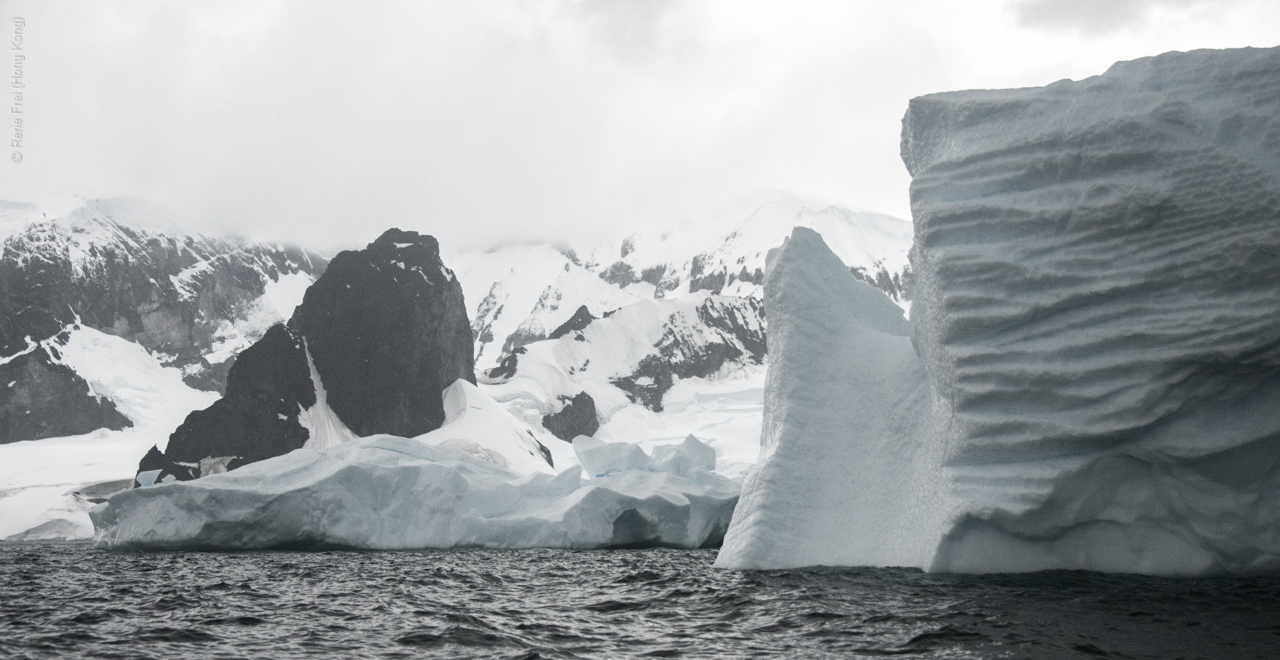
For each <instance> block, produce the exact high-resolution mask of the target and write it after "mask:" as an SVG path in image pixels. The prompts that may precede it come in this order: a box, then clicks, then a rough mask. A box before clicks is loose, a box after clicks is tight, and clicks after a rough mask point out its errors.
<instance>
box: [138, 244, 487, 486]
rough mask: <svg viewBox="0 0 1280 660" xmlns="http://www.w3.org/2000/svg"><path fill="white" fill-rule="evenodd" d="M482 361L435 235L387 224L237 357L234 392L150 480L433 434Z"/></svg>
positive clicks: (142, 469) (158, 462) (149, 460)
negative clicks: (456, 385)
mask: <svg viewBox="0 0 1280 660" xmlns="http://www.w3.org/2000/svg"><path fill="white" fill-rule="evenodd" d="M473 365H474V362H473V357H472V339H471V329H470V324H469V323H468V322H467V315H466V308H465V306H464V304H463V299H462V288H461V286H460V285H459V284H458V281H457V279H456V278H455V277H454V276H453V273H452V272H450V271H449V270H448V269H447V268H445V267H444V264H443V263H442V262H441V260H440V252H439V245H438V244H437V243H436V240H435V239H434V238H432V237H430V236H422V235H419V234H417V233H416V232H406V231H400V230H398V229H391V230H388V231H387V232H386V233H384V234H383V235H382V236H381V237H379V238H378V240H376V241H374V242H373V243H371V244H369V246H368V247H367V248H365V249H364V250H360V251H347V252H342V253H340V254H338V255H337V256H336V257H334V259H333V261H332V262H331V263H330V265H329V268H328V269H327V270H326V271H325V274H324V275H322V276H321V277H320V279H318V280H317V281H316V282H315V283H314V284H313V285H312V286H311V287H310V288H309V289H308V290H307V293H306V295H305V297H304V299H303V302H302V304H301V305H299V306H298V308H297V310H296V311H295V312H294V315H293V318H292V319H290V321H289V324H288V326H287V327H286V326H285V325H277V326H275V327H273V328H271V329H270V330H269V331H268V332H267V333H266V335H264V336H263V338H262V339H261V340H259V341H258V342H257V343H256V344H254V345H253V346H252V347H250V348H248V349H246V350H245V351H244V352H242V353H241V354H240V356H239V357H238V358H237V359H236V361H235V365H234V366H233V367H232V368H231V372H230V375H229V378H228V381H227V393H226V395H225V396H224V397H223V398H222V399H221V400H219V401H218V402H217V403H215V404H214V405H213V406H211V407H209V408H208V409H206V410H201V411H196V412H193V413H191V414H190V415H189V416H188V417H187V420H186V421H185V422H184V423H183V424H182V426H180V427H179V428H178V429H177V430H176V431H174V433H173V434H172V435H171V436H170V439H169V445H168V447H167V448H166V450H165V451H164V452H160V451H159V450H158V449H156V450H153V452H152V453H149V454H148V456H147V457H146V458H144V460H143V462H142V464H141V465H140V466H139V475H140V476H139V481H140V483H141V481H142V479H143V477H144V476H145V478H146V479H147V480H148V481H149V482H154V481H157V480H159V481H164V480H165V478H166V477H167V476H168V475H173V476H174V478H176V479H179V480H188V479H194V478H197V477H200V476H203V475H207V474H210V473H211V471H212V472H217V471H223V470H228V469H234V468H236V467H239V466H242V465H245V464H248V463H253V462H256V461H260V460H263V459H266V458H270V457H272V456H279V455H281V454H285V453H288V452H290V451H292V450H294V449H298V448H300V447H303V446H313V447H317V448H319V447H322V446H331V445H333V444H335V443H339V442H341V441H343V440H345V439H348V438H350V437H352V436H366V435H374V434H379V433H386V434H393V435H399V436H403V437H413V436H417V435H421V434H424V433H427V432H429V431H432V430H435V429H437V428H439V427H440V425H441V424H442V423H443V422H444V420H445V412H444V408H443V404H442V401H441V392H442V391H443V390H444V389H445V388H446V387H448V386H449V385H450V384H452V383H453V382H454V381H456V380H458V379H460V378H461V379H464V380H467V381H469V382H472V383H474V382H475V375H474V373H473ZM154 470H161V472H159V473H154V472H153V471H154Z"/></svg>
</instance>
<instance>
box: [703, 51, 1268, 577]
mask: <svg viewBox="0 0 1280 660" xmlns="http://www.w3.org/2000/svg"><path fill="white" fill-rule="evenodd" d="M902 149H903V159H904V161H905V162H906V163H907V167H908V169H909V170H910V171H911V173H912V176H913V182H912V187H911V197H912V213H913V216H914V220H915V241H916V242H915V245H914V247H913V249H912V255H911V256H912V269H913V271H914V275H915V280H914V282H913V286H914V305H913V307H912V328H911V332H910V338H908V337H907V335H908V333H907V332H906V331H904V330H903V329H902V327H901V326H900V325H899V326H898V327H896V328H895V327H890V326H889V325H881V326H880V327H876V326H875V325H874V323H873V321H874V318H875V317H876V310H875V307H876V304H875V303H870V302H868V301H866V300H863V299H860V298H859V297H858V296H857V295H855V293H856V292H855V291H854V290H853V289H852V288H851V286H850V285H848V283H847V282H842V281H841V282H836V280H839V273H837V272H836V271H835V268H834V266H832V265H830V264H828V265H826V266H823V265H822V263H821V262H822V261H823V260H827V261H829V259H828V258H827V257H826V256H825V253H827V251H825V249H824V248H823V247H822V246H820V245H819V244H818V243H820V241H816V240H813V238H814V237H808V236H806V235H804V234H803V233H801V232H797V233H796V235H794V236H793V238H792V240H791V241H790V242H789V243H788V244H787V246H786V247H785V248H784V249H783V251H782V254H781V255H779V256H778V257H777V262H776V265H775V267H774V269H773V270H772V271H771V272H770V273H769V274H768V275H767V277H766V281H765V289H766V309H767V310H768V312H769V320H770V332H771V337H770V343H771V356H770V357H771V359H772V360H773V363H772V365H771V369H770V373H769V376H768V378H769V382H768V384H767V385H766V408H765V415H766V418H765V430H764V435H763V442H764V448H763V454H762V461H761V463H760V465H759V466H758V467H757V468H756V469H755V471H754V472H753V473H752V474H750V475H749V476H748V479H747V481H746V483H745V485H744V490H743V497H742V503H741V505H740V506H739V510H738V513H737V514H735V519H734V522H733V525H732V527H731V529H730V532H729V534H728V536H727V537H726V541H725V546H724V549H723V551H722V553H721V556H720V558H719V564H720V565H722V566H731V567H771V566H799V565H810V564H841V565H864V564H870V565H895V564H896V565H909V566H919V567H922V568H926V569H930V570H937V571H963V572H991V571H1027V570H1040V569H1051V568H1068V569H1090V570H1103V571H1127V572H1141V573H1151V574H1164V575H1200V574H1212V573H1249V572H1258V571H1274V570H1280V285H1278V284H1277V283H1278V282H1280V49H1269V50H1257V49H1243V50H1235V51H1196V52H1191V53H1168V54H1165V55H1161V56H1159V57H1154V58H1147V59H1143V60H1136V61H1133V62H1122V63H1119V64H1117V65H1115V66H1114V67H1112V68H1111V69H1110V70H1109V71H1108V72H1107V73H1106V74H1104V75H1102V76H1098V77H1095V78H1090V79H1088V80H1084V81H1080V82H1071V81H1063V82H1058V83H1055V84H1053V85H1050V86H1048V87H1044V88H1038V89H1021V90H1004V91H973V92H957V93H948V94H936V95H931V96H927V97H923V98H919V99H915V100H913V101H912V102H911V105H910V108H909V110H908V112H907V115H906V117H905V119H904V121H903V147H902ZM882 302H883V304H887V303H888V301H882ZM824 306H825V307H824ZM881 306H883V305H881ZM827 333H831V334H829V335H828V334H827ZM912 348H914V349H915V350H912ZM833 349H834V350H833ZM917 355H918V356H919V357H917ZM775 372H776V373H775ZM806 502H820V503H821V504H820V505H819V506H817V507H813V508H812V510H806V508H805V506H804V504H805V503H806Z"/></svg>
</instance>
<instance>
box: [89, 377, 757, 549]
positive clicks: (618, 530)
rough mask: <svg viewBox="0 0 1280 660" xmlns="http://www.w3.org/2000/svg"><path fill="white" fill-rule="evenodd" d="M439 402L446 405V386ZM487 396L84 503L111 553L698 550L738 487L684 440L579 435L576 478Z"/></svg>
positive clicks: (712, 539) (465, 389)
mask: <svg viewBox="0 0 1280 660" xmlns="http://www.w3.org/2000/svg"><path fill="white" fill-rule="evenodd" d="M456 390H457V391H454V392H452V395H453V396H452V398H453V399H455V401H453V402H452V403H454V404H458V403H459V402H465V401H466V400H467V399H471V400H473V401H474V400H476V399H477V398H479V397H476V396H474V394H477V392H476V390H475V388H474V386H471V385H470V383H466V384H465V385H464V386H457V387H456ZM469 394H470V395H473V396H467V395H469ZM481 396H482V395H481ZM445 398H446V409H447V410H448V409H450V408H451V406H450V403H451V402H450V393H449V392H446V397H445ZM489 403H490V405H491V406H493V408H494V410H485V409H483V408H479V409H468V410H466V411H465V413H460V414H458V415H457V416H455V417H454V418H453V422H452V423H450V424H446V425H445V426H444V427H442V428H441V429H439V430H437V431H433V432H431V433H429V434H426V435H424V436H421V437H419V438H399V437H395V436H388V435H379V436H372V437H368V438H360V439H356V440H352V441H350V442H346V443H342V444H340V445H337V446H334V447H329V448H326V449H322V450H319V451H316V450H312V449H306V448H303V449H298V450H296V451H293V452H291V453H289V454H286V455H284V456H278V457H275V458H271V459H267V460H264V461H259V462H257V463H253V464H250V465H247V466H245V467H242V468H239V469H237V470H233V471H231V472H226V473H222V474H215V475H211V476H207V477H203V478H200V479H196V480H194V481H188V482H177V483H168V484H159V485H156V486H152V487H148V488H137V489H134V490H129V491H125V492H123V493H119V494H117V495H115V496H113V497H112V498H111V499H110V500H108V501H107V502H106V503H104V504H102V505H99V506H98V507H96V508H94V509H93V510H92V511H91V512H90V517H91V518H92V519H93V522H94V526H95V528H96V530H97V534H96V537H95V539H96V543H97V545H98V547H101V548H106V549H116V550H120V549H179V548H187V549H191V548H200V549H225V550H239V549H264V548H314V547H344V548H365V549H385V550H390V549H414V548H453V547H488V548H533V547H547V548H575V549H587V548H605V547H617V546H638V545H660V546H668V547H681V548H696V547H701V546H704V545H711V544H716V543H718V542H719V541H720V540H721V539H722V538H723V535H724V532H725V530H726V529H727V528H728V525H729V519H730V517H731V516H732V515H733V507H734V505H735V503H736V502H737V499H738V489H739V484H738V483H737V482H735V481H733V480H730V479H727V478H725V477H722V476H720V475H718V474H715V473H714V472H712V471H710V470H708V469H707V468H708V466H709V465H714V463H713V460H714V450H711V448H710V447H708V446H706V445H705V444H702V443H701V442H699V441H698V440H696V439H694V438H692V437H690V438H689V439H687V440H686V441H685V442H684V443H683V444H681V445H675V446H672V447H669V448H665V449H664V451H663V452H662V454H663V455H662V456H661V457H659V460H656V461H651V460H649V459H648V456H647V455H646V454H645V453H644V452H643V451H642V450H640V449H639V448H637V447H635V446H626V447H622V446H620V445H610V444H609V443H601V442H599V441H591V440H590V439H589V438H580V439H579V441H578V442H577V443H575V449H576V450H577V451H578V455H579V459H580V460H581V461H582V462H583V464H589V465H593V466H597V467H595V468H593V469H600V468H599V466H601V465H603V466H604V471H603V472H602V473H600V475H599V476H595V477H594V478H590V479H584V478H583V477H582V469H581V468H580V467H578V466H576V465H575V466H572V467H569V468H568V469H565V470H563V471H562V472H560V473H559V474H554V473H550V472H548V471H545V466H546V464H545V463H541V466H540V465H539V463H540V462H541V458H540V457H538V458H537V459H536V460H535V458H534V457H533V456H527V457H523V456H521V454H522V453H524V451H525V449H527V448H528V447H527V445H526V443H524V442H523V441H522V440H521V439H520V438H519V435H518V432H517V429H515V428H514V427H513V426H512V425H510V424H492V423H490V424H485V423H483V422H484V421H485V420H488V421H490V422H492V421H493V419H492V418H493V417H497V416H498V415H496V414H495V413H502V414H503V415H505V413H504V412H503V411H501V409H500V408H498V407H497V404H494V403H492V401H490V402H489ZM453 407H454V408H456V407H457V406H456V405H455V406H453ZM455 412H458V411H455ZM500 421H503V420H500ZM511 421H512V422H514V420H511ZM508 427H511V428H508ZM463 440H465V442H464V441H463ZM618 450H622V451H621V452H620V453H625V454H627V455H628V456H629V457H630V459H631V460H629V461H628V462H626V464H625V465H611V464H609V460H607V459H604V458H603V455H604V454H610V453H611V452H617V451H618ZM708 456H710V457H711V458H712V462H709V461H708ZM503 462H506V463H507V465H508V466H510V467H512V468H515V469H522V470H527V472H525V473H520V472H517V471H513V470H512V469H506V468H504V467H501V466H500V465H501V464H502V463H503ZM615 463H616V462H615ZM615 468H616V469H615Z"/></svg>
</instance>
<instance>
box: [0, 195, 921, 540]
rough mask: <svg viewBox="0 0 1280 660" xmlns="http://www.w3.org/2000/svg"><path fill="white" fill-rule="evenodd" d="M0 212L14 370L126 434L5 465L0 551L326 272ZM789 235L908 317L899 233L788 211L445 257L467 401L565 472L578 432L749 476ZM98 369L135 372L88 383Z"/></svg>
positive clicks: (89, 435) (153, 228)
mask: <svg viewBox="0 0 1280 660" xmlns="http://www.w3.org/2000/svg"><path fill="white" fill-rule="evenodd" d="M0 212H2V213H0V215H2V217H0V229H2V230H3V232H4V236H5V255H4V261H3V263H2V264H0V267H3V268H5V269H7V270H5V271H4V272H5V273H6V274H7V277H8V279H7V280H5V281H6V282H10V283H17V284H18V285H19V286H15V285H13V284H9V285H8V289H6V290H5V291H3V292H0V293H2V294H4V295H5V296H7V298H5V299H6V300H7V301H8V303H7V304H8V305H9V307H6V308H5V309H4V310H3V311H4V312H5V322H6V323H7V325H6V326H5V328H4V329H5V332H6V333H7V334H5V335H3V336H4V337H7V338H9V339H8V340H9V342H10V344H11V345H12V348H11V349H9V352H8V353H7V355H8V356H9V357H13V356H14V355H16V354H17V353H22V352H23V351H26V352H28V353H33V352H34V351H35V349H34V348H33V346H35V345H37V344H39V346H36V348H39V349H41V350H46V351H51V352H48V354H47V356H48V358H49V359H47V360H44V361H43V362H42V363H41V365H39V366H40V367H41V368H43V369H46V370H49V369H53V370H56V369H57V368H59V367H60V366H62V367H65V368H66V371H67V373H71V374H72V376H74V377H75V378H79V379H80V380H79V381H68V382H67V383H62V384H61V387H62V388H63V389H66V390H68V391H80V392H82V393H83V395H82V398H84V399H86V400H88V401H97V402H99V403H100V404H101V406H102V407H104V408H105V407H107V406H114V408H115V410H116V411H117V412H118V413H120V414H122V415H123V416H124V417H126V418H127V419H128V420H129V421H130V422H131V423H132V424H133V426H132V427H126V428H123V429H121V430H109V428H111V425H110V424H104V425H103V426H104V427H106V428H98V427H97V426H96V424H97V422H95V421H94V419H95V418H94V417H93V415H88V416H87V419H88V421H85V422H83V424H82V426H83V428H79V427H77V428H76V429H72V430H63V431H60V432H59V433H61V434H63V435H66V434H68V433H72V434H73V435H71V436H70V437H50V438H48V439H46V440H40V441H35V442H20V443H15V444H12V445H6V446H0V458H2V459H3V460H0V493H9V494H8V495H0V538H4V537H6V536H10V535H13V534H15V533H19V532H22V533H26V532H27V531H28V530H31V529H32V528H37V529H36V531H35V532H33V533H32V534H31V535H30V536H37V537H38V536H41V535H43V536H47V537H58V536H83V535H85V534H87V533H88V531H89V529H90V526H89V523H88V519H87V516H85V514H84V511H85V509H86V508H87V507H88V505H89V503H90V502H92V501H95V500H99V499H101V498H102V497H103V496H104V495H105V494H108V493H109V491H111V490H112V489H118V488H126V487H128V486H129V485H130V484H132V483H133V481H132V478H133V476H134V473H135V471H136V469H137V466H138V460H139V459H140V458H141V457H142V456H143V455H144V454H145V453H147V451H148V450H149V449H150V448H151V447H152V446H153V445H155V446H156V447H158V448H159V449H160V450H164V449H165V448H166V446H167V444H168V440H169V436H170V434H171V433H173V432H174V430H175V429H176V428H177V427H178V425H179V424H180V423H181V422H182V421H183V419H184V418H185V417H186V416H187V414H188V413H189V412H191V411H193V410H197V409H203V408H207V407H208V406H209V405H210V404H212V403H213V401H214V400H215V399H216V394H214V393H213V392H212V390H214V389H217V390H218V391H221V388H222V387H223V384H224V383H225V377H226V376H225V374H226V369H227V368H228V367H229V365H230V363H231V362H232V361H233V359H234V358H235V356H236V355H238V354H239V353H240V352H241V351H242V350H243V349H245V348H247V347H248V346H250V345H251V344H253V342H255V341H257V340H258V339H259V338H261V336H262V335H263V333H265V332H266V330H267V329H268V328H269V327H270V326H271V325H273V324H274V323H278V322H280V321H283V320H284V319H287V318H289V316H290V315H291V314H292V312H293V310H294V307H295V306H296V305H297V304H298V303H300V302H301V300H302V297H303V293H304V291H305V290H306V288H307V286H309V285H310V283H311V282H312V281H313V280H314V279H315V278H316V277H317V276H318V275H319V274H320V272H321V271H322V270H323V269H324V268H325V267H326V262H325V260H324V259H322V258H320V257H318V256H317V255H315V254H312V253H309V252H305V251H302V250H299V249H294V248H286V247H281V246H267V245H260V244H251V243H245V242H239V241H234V240H229V239H219V238H208V237H200V236H185V235H182V234H181V232H175V231H173V230H171V229H170V228H168V227H167V225H166V222H165V219H164V216H163V215H162V214H160V213H159V212H157V211H155V210H154V209H153V208H151V207H149V206H147V205H144V204H140V203H138V202H134V201H119V200H115V201H105V202H104V201H94V202H86V203H84V204H83V205H81V206H80V207H79V208H77V209H74V210H73V211H71V212H69V213H61V214H49V215H56V216H57V217H56V218H53V219H50V218H48V217H45V215H44V214H43V213H42V212H41V211H40V210H39V209H36V208H34V207H31V206H29V205H16V204H7V205H5V206H3V207H2V208H0ZM795 226H806V227H815V228H817V230H818V231H819V232H820V233H822V234H823V236H824V238H826V239H827V240H828V241H829V242H830V243H831V244H832V245H833V246H834V247H835V248H836V249H837V251H838V254H839V255H840V257H841V259H843V260H844V261H845V263H846V265H847V267H849V268H850V270H851V272H854V273H855V274H858V275H860V276H862V277H863V278H864V279H869V280H872V281H877V282H879V283H880V284H881V288H882V289H884V290H885V291H886V292H887V293H889V294H890V295H891V296H894V298H895V300H896V301H897V302H898V303H899V304H900V305H903V306H904V307H905V306H906V305H907V304H908V303H907V299H908V296H909V290H908V284H909V277H910V271H909V270H908V268H907V260H906V253H907V249H908V248H909V245H910V235H911V230H910V225H909V223H907V222H905V221H902V220H896V219H893V218H889V217H888V216H882V215H878V214H871V213H860V212H854V211H850V210H848V209H846V208H844V207H842V206H840V205H839V204H832V203H828V202H821V203H816V202H806V201H803V200H799V199H797V198H795V197H790V196H785V195H772V196H767V197H764V198H757V199H754V200H751V201H749V202H748V203H746V204H744V205H742V206H740V207H738V208H735V209H733V210H731V211H729V212H726V213H725V214H723V215H722V216H720V217H717V218H713V219H711V220H709V221H707V222H706V223H701V224H698V225H696V226H690V227H689V228H688V230H687V231H681V232H674V233H666V234H652V233H646V231H639V232H636V233H635V234H633V235H632V236H631V237H629V238H627V239H625V240H622V241H619V242H617V243H614V244H608V245H588V246H581V245H579V246H572V245H567V244H557V245H533V246H509V247H503V248H500V249H495V250H491V251H487V252H474V253H463V254H458V253H453V254H450V253H449V252H448V246H442V249H443V250H444V254H443V258H444V263H445V264H446V266H448V268H450V269H451V270H452V271H453V272H454V273H456V276H457V280H458V283H459V284H460V285H461V287H462V291H463V293H464V296H465V302H466V312H467V315H468V317H469V322H470V325H471V330H472V336H473V337H474V355H475V367H476V376H477V378H478V381H479V390H478V392H479V394H477V396H481V397H487V398H488V399H492V400H496V401H497V402H498V404H499V405H500V407H501V408H502V409H503V410H505V411H506V412H507V413H510V414H511V415H512V416H514V418H515V420H514V422H513V423H516V424H517V425H518V426H519V427H520V428H527V429H528V430H529V432H530V434H532V435H534V436H535V440H536V442H537V443H540V444H541V445H542V446H544V447H546V448H547V450H548V451H549V452H550V454H551V455H552V458H553V459H554V465H555V467H556V469H557V470H562V469H564V468H567V467H571V466H573V465H576V464H577V462H578V457H577V454H576V452H575V451H574V448H573V447H572V446H571V444H570V443H569V442H568V441H569V440H572V439H573V437H575V436H576V435H578V434H586V435H591V436H594V437H596V438H599V439H601V440H606V441H613V442H618V441H625V442H631V443H638V444H641V445H642V446H644V447H645V449H646V450H648V451H654V452H657V450H658V449H659V448H661V447H664V446H667V445H670V446H675V445H677V444H680V443H682V442H684V441H685V439H686V438H687V436H689V435H690V434H693V435H694V436H696V437H697V438H699V439H700V440H702V441H704V442H706V443H707V445H709V446H710V447H711V448H712V449H713V450H714V451H715V453H716V463H717V465H716V468H717V471H718V472H719V473H720V474H724V475H727V476H728V477H731V478H736V477H738V476H740V475H742V474H743V473H744V472H745V471H746V470H747V468H748V467H749V466H750V465H751V464H753V463H754V462H755V460H756V454H757V452H758V448H759V437H760V423H761V416H762V400H763V387H764V373H765V368H766V365H767V354H766V352H767V337H766V332H767V330H766V320H765V312H764V309H763V305H762V302H761V290H760V286H759V282H760V281H761V277H762V275H763V270H764V268H765V257H766V255H767V253H768V251H769V249H771V248H773V247H777V245H778V244H780V243H781V242H782V240H783V239H784V237H785V236H787V235H788V234H789V233H790V231H791V229H792V228H793V227H795ZM628 273H630V275H628ZM46 284H47V285H48V286H45V285H46ZM0 297H2V296H0ZM13 310H26V311H24V312H23V314H16V313H15V312H14V311H13ZM64 310H65V311H64ZM33 332H34V334H32V333H33ZM27 336H31V337H32V340H31V341H27V340H26V337H27ZM15 337H16V339H14V338H15ZM85 345H93V346H95V347H96V351H97V352H96V353H95V354H93V360H90V361H86V357H85V356H86V355H87V354H86V353H85V351H83V350H81V349H80V348H77V347H83V346H85ZM44 362H48V363H49V364H48V365H45V364H44ZM90 362H92V364H90ZM112 363H119V364H122V365H124V364H127V365H132V366H130V367H128V368H126V369H124V370H123V371H122V372H121V373H115V374H113V373H111V370H110V369H108V368H103V367H102V365H105V364H112ZM93 365H97V366H93ZM19 366H20V365H19ZM5 367H6V365H5V364H0V370H3V369H4V368H5ZM15 368H16V367H15ZM0 375H3V374H0ZM198 388H204V389H203V390H202V389H198ZM205 390H208V391H205ZM0 394H3V393H2V392H0ZM2 398H3V397H0V399H2ZM29 398H30V397H28V399H29ZM486 400H487V399H486ZM24 401H25V399H24ZM3 404H4V401H0V408H3ZM22 405H23V404H22V402H21V401H18V402H17V403H16V404H15V406H13V407H14V409H15V410H17V408H21V407H22ZM89 408H90V412H93V407H92V406H89ZM140 410H142V411H148V412H147V414H139V412H138V411H140ZM18 412H19V413H23V412H24V411H23V410H19V411H18ZM94 414H97V413H94ZM102 414H103V415H105V416H106V417H110V414H109V413H102ZM115 426H120V425H119V424H117V425H115ZM95 428H97V430H94V429H95ZM308 433H310V431H308ZM57 434H58V433H54V434H53V435H57ZM45 435H49V434H45ZM662 451H666V450H662ZM658 453H661V452H658ZM655 455H656V454H655ZM69 456H76V457H77V458H75V459H70V460H72V462H74V463H75V465H70V464H68V460H69V458H68V457H69ZM79 457H83V458H84V461H80V458H79ZM11 459H12V460H11ZM85 461H87V462H85ZM82 463H83V464H82ZM54 466H58V467H54ZM104 483H106V484H108V485H103V484H104ZM59 520H61V521H62V522H58V521H59ZM42 523H48V524H49V525H52V526H51V527H42V526H41V524H42Z"/></svg>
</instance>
